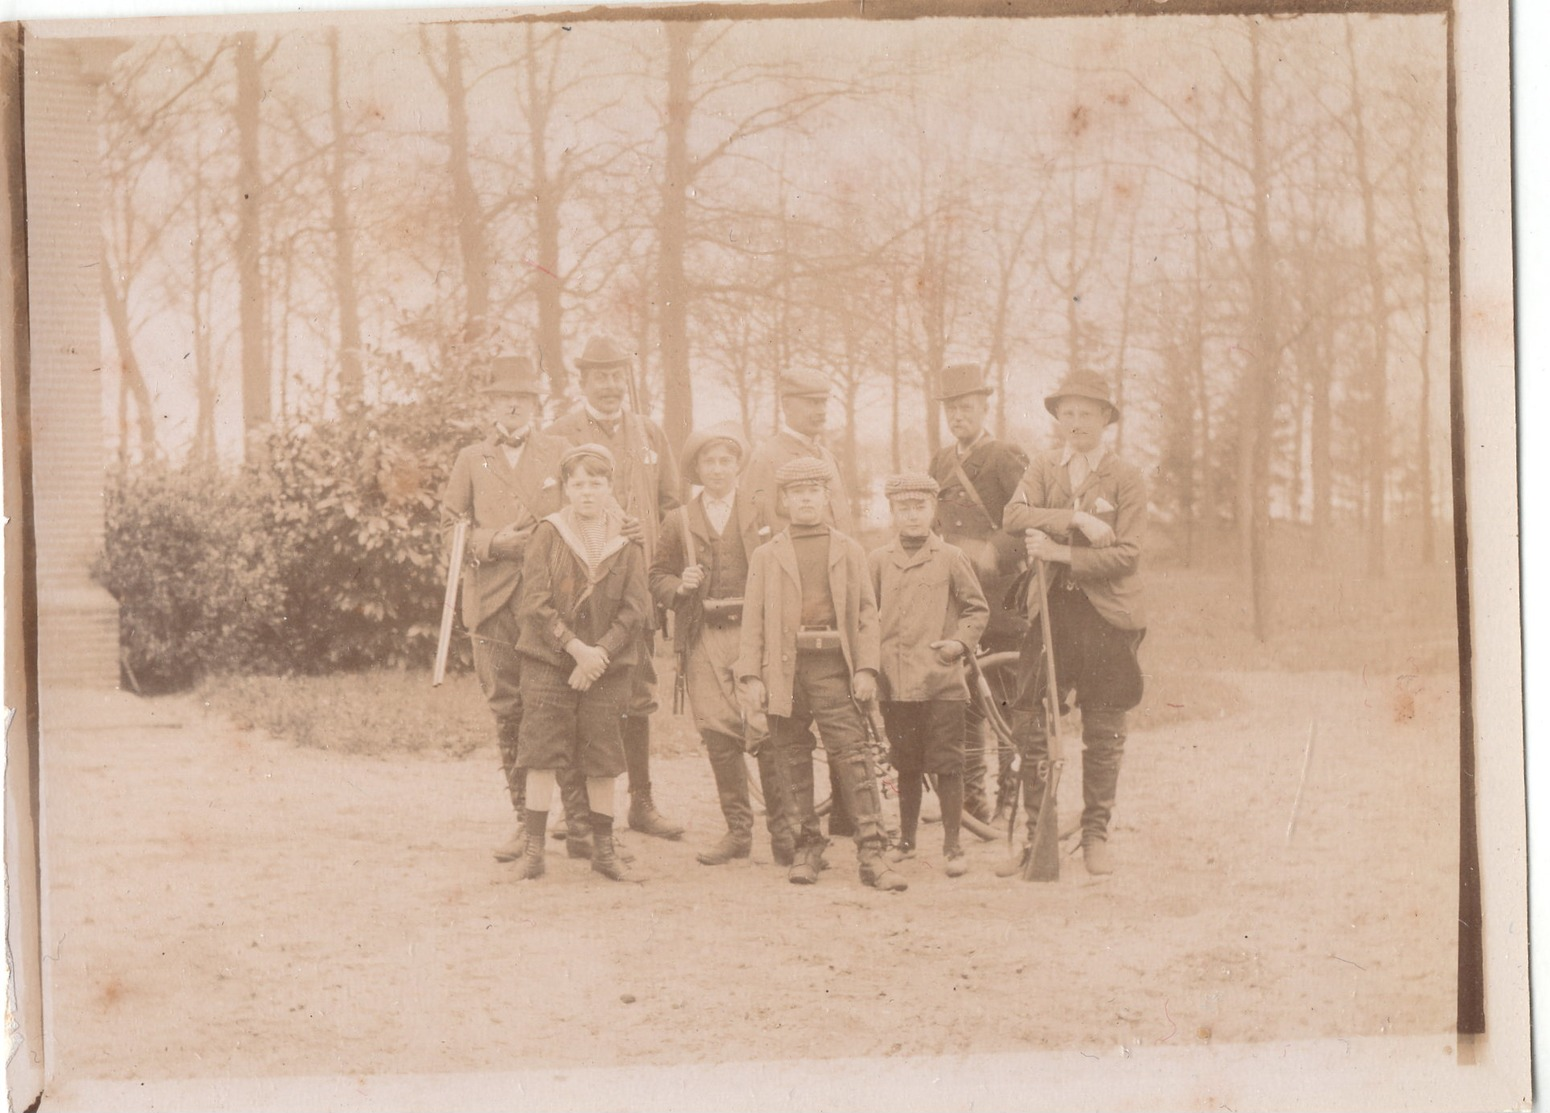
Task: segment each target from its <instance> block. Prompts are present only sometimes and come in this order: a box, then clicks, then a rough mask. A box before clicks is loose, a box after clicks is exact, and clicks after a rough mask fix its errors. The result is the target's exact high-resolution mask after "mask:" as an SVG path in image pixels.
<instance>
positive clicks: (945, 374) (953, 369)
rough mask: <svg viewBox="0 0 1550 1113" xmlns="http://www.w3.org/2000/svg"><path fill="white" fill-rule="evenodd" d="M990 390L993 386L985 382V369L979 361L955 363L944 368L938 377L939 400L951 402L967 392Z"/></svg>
mask: <svg viewBox="0 0 1550 1113" xmlns="http://www.w3.org/2000/svg"><path fill="white" fill-rule="evenodd" d="M990 392H991V388H990V387H989V386H987V385H986V384H985V371H984V369H983V368H982V367H980V365H979V364H977V363H955V364H953V365H951V366H950V367H944V368H942V373H941V374H940V375H939V376H938V377H937V394H936V400H937V401H938V402H951V401H952V400H953V399H954V398H962V397H963V396H964V395H966V394H989V393H990Z"/></svg>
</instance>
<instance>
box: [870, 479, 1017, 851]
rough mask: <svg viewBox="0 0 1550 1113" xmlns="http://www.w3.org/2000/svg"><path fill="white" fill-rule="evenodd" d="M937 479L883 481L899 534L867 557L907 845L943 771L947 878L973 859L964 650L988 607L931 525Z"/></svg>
mask: <svg viewBox="0 0 1550 1113" xmlns="http://www.w3.org/2000/svg"><path fill="white" fill-rule="evenodd" d="M937 490H938V487H937V481H936V480H935V479H932V478H931V477H930V476H929V475H896V476H893V477H892V478H890V479H889V480H888V482H887V484H886V485H885V486H884V493H885V494H886V495H887V497H888V506H889V508H890V509H891V510H892V512H893V527H894V539H893V541H892V542H891V543H889V544H887V545H884V546H883V547H882V548H880V549H874V550H873V551H872V553H871V555H870V556H869V557H868V558H867V563H868V566H869V568H870V570H871V576H872V588H873V590H874V591H875V592H876V594H877V609H878V615H879V622H880V625H881V643H882V644H881V656H880V660H881V663H882V672H881V675H880V676H879V689H880V692H879V694H880V696H881V698H882V709H883V721H884V723H885V724H886V725H887V729H888V740H889V742H890V743H891V745H892V757H891V759H890V760H891V761H892V763H893V767H894V769H896V770H897V771H898V774H899V830H900V840H899V847H898V849H897V850H896V851H895V852H894V858H895V860H902V859H904V858H909V857H912V856H913V855H914V853H915V833H916V830H917V827H918V825H919V823H920V799H921V788H922V782H923V781H924V779H925V775H926V774H927V773H932V774H935V775H936V779H937V795H938V796H939V797H940V798H941V801H942V856H943V859H944V861H945V865H946V870H947V876H948V877H961V876H963V874H964V872H965V871H966V870H967V869H968V859H967V858H965V857H964V854H963V848H962V846H961V845H960V844H959V841H958V831H959V825H960V822H961V819H962V815H963V789H964V712H965V709H966V708H967V707H968V702H969V686H968V683H967V681H966V680H965V679H964V670H963V657H964V655H965V654H966V653H973V652H974V647H975V645H976V644H977V643H978V641H979V638H980V635H981V634H983V633H984V632H985V624H986V622H987V621H988V620H989V617H990V608H989V606H988V605H987V604H986V602H985V594H984V592H983V591H981V590H980V585H979V580H978V578H977V577H976V576H975V574H974V567H973V565H971V564H970V563H969V558H968V557H967V556H965V555H964V553H963V551H962V550H961V549H958V548H957V547H955V546H953V545H949V544H948V543H947V542H946V541H943V540H942V539H941V538H940V537H938V536H937V535H936V534H935V533H933V532H932V531H931V523H932V521H933V520H934V519H935V518H936V512H937Z"/></svg>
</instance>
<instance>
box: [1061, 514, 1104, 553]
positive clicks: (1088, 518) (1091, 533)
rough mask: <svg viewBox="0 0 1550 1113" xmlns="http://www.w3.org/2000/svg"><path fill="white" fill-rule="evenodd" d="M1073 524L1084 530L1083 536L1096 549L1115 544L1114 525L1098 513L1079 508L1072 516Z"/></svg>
mask: <svg viewBox="0 0 1550 1113" xmlns="http://www.w3.org/2000/svg"><path fill="white" fill-rule="evenodd" d="M1071 524H1072V525H1074V526H1075V527H1076V528H1077V529H1079V530H1081V531H1082V536H1084V537H1086V538H1087V540H1088V541H1089V542H1090V543H1091V544H1092V546H1093V547H1094V548H1096V549H1101V548H1103V547H1104V546H1106V545H1112V544H1114V527H1113V526H1111V525H1109V523H1108V522H1105V521H1104V520H1103V519H1102V518H1099V517H1097V516H1096V515H1093V514H1089V513H1087V511H1085V510H1078V511H1077V512H1076V513H1075V514H1073V515H1072V516H1071Z"/></svg>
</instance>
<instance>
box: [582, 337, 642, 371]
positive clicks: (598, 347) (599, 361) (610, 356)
mask: <svg viewBox="0 0 1550 1113" xmlns="http://www.w3.org/2000/svg"><path fill="white" fill-rule="evenodd" d="M631 358H632V357H631V355H630V353H629V352H627V351H625V350H624V349H623V348H622V347H620V345H619V342H618V341H617V340H615V339H614V338H613V337H612V336H609V335H607V334H606V333H600V334H598V335H597V336H594V337H592V339H590V340H588V341H587V346H586V347H585V348H583V349H581V354H580V355H579V356H577V357H576V360H575V362H576V370H578V371H591V370H592V369H594V368H598V367H619V366H621V365H623V364H627V363H629V362H630V359H631Z"/></svg>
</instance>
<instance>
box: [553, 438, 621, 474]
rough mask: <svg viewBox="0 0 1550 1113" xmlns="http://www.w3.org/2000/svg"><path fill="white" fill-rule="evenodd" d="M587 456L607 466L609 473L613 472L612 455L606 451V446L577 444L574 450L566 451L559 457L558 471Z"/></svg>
mask: <svg viewBox="0 0 1550 1113" xmlns="http://www.w3.org/2000/svg"><path fill="white" fill-rule="evenodd" d="M587 456H590V457H592V458H593V459H594V460H601V461H602V462H603V463H605V464H607V465H608V470H609V471H613V470H614V454H613V453H612V452H610V451H608V446H607V445H606V444H578V445H576V446H575V447H574V448H568V449H566V450H565V454H564V455H562V456H561V457H560V470H561V471H564V470H565V469H566V468H568V467H570V466H571V464H572V463H573V462H575V461H577V460H580V459H582V458H583V457H587Z"/></svg>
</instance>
